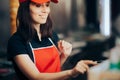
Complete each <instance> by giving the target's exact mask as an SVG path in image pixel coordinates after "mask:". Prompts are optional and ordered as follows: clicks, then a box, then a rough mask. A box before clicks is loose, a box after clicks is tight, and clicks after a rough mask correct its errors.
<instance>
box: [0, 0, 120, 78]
mask: <svg viewBox="0 0 120 80" xmlns="http://www.w3.org/2000/svg"><path fill="white" fill-rule="evenodd" d="M105 1H107V0H59V3H58V4H53V3H51V14H50V15H51V18H52V19H53V20H52V21H53V26H54V29H55V31H56V32H57V33H58V36H59V37H60V39H64V40H66V41H68V42H70V43H71V44H72V45H73V51H72V53H71V55H70V57H69V58H68V59H67V61H66V62H65V64H64V65H63V67H62V69H63V70H66V69H70V68H73V67H74V66H75V64H76V63H77V62H78V61H79V60H83V59H90V60H95V61H101V60H107V59H110V55H111V52H110V50H111V49H113V48H115V47H116V46H118V45H119V44H120V0H108V1H109V3H108V2H107V3H106V2H105ZM18 6H19V4H18V0H0V79H1V80H17V77H16V75H15V72H14V69H13V66H12V63H11V62H9V61H7V53H6V51H7V41H8V39H9V38H10V36H11V35H12V34H13V33H14V32H15V31H16V23H15V22H16V12H17V8H18ZM106 16H107V18H106ZM106 23H109V24H107V26H106ZM106 31H107V33H104V32H106ZM118 54H119V57H118V61H119V62H120V53H118ZM118 54H117V55H118ZM115 55H116V54H115ZM117 69H118V70H120V63H119V67H117ZM78 79H82V80H87V73H86V74H84V75H79V76H78V77H77V78H72V79H71V80H78Z"/></svg>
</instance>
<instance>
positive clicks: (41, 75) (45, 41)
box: [7, 0, 96, 80]
mask: <svg viewBox="0 0 120 80" xmlns="http://www.w3.org/2000/svg"><path fill="white" fill-rule="evenodd" d="M51 1H52V2H54V3H57V2H58V1H57V0H51ZM51 1H50V0H19V2H20V6H19V9H18V14H17V21H16V22H17V32H16V33H14V35H12V37H11V38H10V39H9V41H8V52H7V53H8V59H9V60H11V61H12V62H13V65H14V68H15V71H16V73H17V75H18V78H19V79H20V80H28V79H29V80H65V79H68V78H70V77H74V76H76V75H78V74H80V73H84V72H86V71H87V70H88V68H89V67H88V65H89V64H92V65H95V64H96V62H93V61H89V60H84V61H80V62H78V63H77V65H76V66H75V67H74V68H73V69H71V70H66V71H61V66H62V64H63V63H64V62H65V60H66V59H67V57H68V56H69V55H70V53H71V50H72V46H71V44H70V43H68V42H66V41H62V40H59V39H58V37H57V35H56V33H55V32H53V30H52V21H51V19H50V17H49V13H50V2H51Z"/></svg>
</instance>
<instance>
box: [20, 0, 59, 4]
mask: <svg viewBox="0 0 120 80" xmlns="http://www.w3.org/2000/svg"><path fill="white" fill-rule="evenodd" d="M25 1H27V0H19V3H22V2H25ZM31 1H33V2H36V3H39V4H41V3H44V2H48V1H52V2H54V3H58V0H31Z"/></svg>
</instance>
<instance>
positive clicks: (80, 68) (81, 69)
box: [78, 65, 86, 74]
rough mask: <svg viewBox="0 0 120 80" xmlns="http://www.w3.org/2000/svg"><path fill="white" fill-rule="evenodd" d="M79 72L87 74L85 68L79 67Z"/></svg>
mask: <svg viewBox="0 0 120 80" xmlns="http://www.w3.org/2000/svg"><path fill="white" fill-rule="evenodd" d="M78 71H79V72H80V73H82V74H84V73H85V72H86V69H85V68H84V67H83V66H81V65H80V66H79V67H78Z"/></svg>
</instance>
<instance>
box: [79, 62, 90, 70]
mask: <svg viewBox="0 0 120 80" xmlns="http://www.w3.org/2000/svg"><path fill="white" fill-rule="evenodd" d="M80 65H82V66H83V67H84V68H85V69H86V70H89V67H88V65H86V64H85V63H81V64H80Z"/></svg>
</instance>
